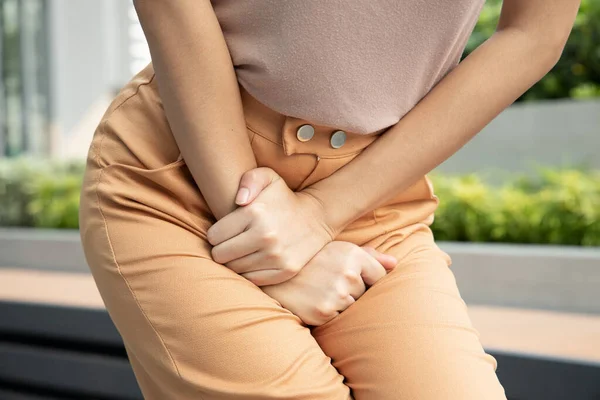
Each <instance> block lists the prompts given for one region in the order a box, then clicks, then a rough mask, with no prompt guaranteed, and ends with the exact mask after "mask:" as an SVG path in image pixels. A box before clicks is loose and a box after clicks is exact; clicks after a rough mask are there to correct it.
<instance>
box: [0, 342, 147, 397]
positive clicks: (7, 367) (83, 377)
mask: <svg viewBox="0 0 600 400" xmlns="http://www.w3.org/2000/svg"><path fill="white" fill-rule="evenodd" d="M0 359H1V360H2V362H1V363H0V381H5V382H14V383H15V384H21V385H28V386H33V387H37V388H49V389H51V390H53V391H56V392H60V391H64V392H66V393H77V394H81V398H89V397H95V396H96V397H101V398H110V399H115V400H117V399H119V400H120V399H124V400H125V399H141V398H142V397H141V393H140V391H139V388H138V386H137V382H136V380H135V377H134V375H133V372H132V370H131V367H130V365H129V362H128V361H127V359H124V358H117V357H104V356H98V355H90V354H78V353H74V352H67V351H60V350H52V349H44V348H38V347H30V346H26V345H18V344H15V343H1V342H0Z"/></svg>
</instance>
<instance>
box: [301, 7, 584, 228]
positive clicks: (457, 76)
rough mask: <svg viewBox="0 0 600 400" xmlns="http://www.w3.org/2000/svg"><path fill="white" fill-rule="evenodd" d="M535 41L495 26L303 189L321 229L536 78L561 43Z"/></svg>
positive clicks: (448, 148)
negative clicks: (404, 109) (316, 204)
mask: <svg viewBox="0 0 600 400" xmlns="http://www.w3.org/2000/svg"><path fill="white" fill-rule="evenodd" d="M571 5H572V2H571ZM575 12H576V10H575ZM573 18H574V15H573ZM566 36H568V33H567V35H566ZM566 36H565V38H564V39H565V40H566ZM536 37H537V36H536V35H532V34H531V33H529V32H527V31H526V30H523V29H520V28H516V27H515V28H505V29H500V30H499V31H498V32H497V33H496V34H495V35H494V36H493V37H491V38H490V39H489V40H488V41H487V42H485V43H484V44H483V45H481V46H480V47H479V48H478V49H476V50H475V51H474V52H473V53H472V54H471V55H469V57H467V58H466V59H465V60H464V61H463V62H462V63H460V64H459V65H458V66H457V67H456V68H455V69H454V70H453V71H452V72H451V73H450V74H448V75H447V76H446V77H445V78H444V79H442V80H441V81H440V82H439V84H438V85H436V87H435V88H434V89H433V90H431V91H430V93H429V94H428V95H427V96H426V97H424V98H423V99H422V100H421V102H419V104H417V105H416V106H415V107H414V108H413V109H412V110H411V111H410V112H409V113H408V114H407V115H406V116H404V118H403V119H402V120H401V121H400V122H399V123H398V124H397V125H395V126H393V127H392V128H390V129H389V130H388V131H387V132H386V133H384V134H383V136H382V137H380V138H379V139H378V140H376V141H375V142H374V143H373V144H372V145H371V146H369V147H368V148H367V149H366V150H365V151H364V152H363V153H361V155H359V156H358V157H357V158H356V159H354V160H353V161H352V162H350V163H349V164H348V165H346V166H345V167H343V168H342V169H340V170H339V171H337V172H336V173H334V174H332V175H331V176H330V177H328V178H326V179H324V180H322V181H319V182H317V183H315V184H314V185H312V186H310V187H308V188H307V189H306V190H307V191H308V192H309V193H311V194H313V195H314V196H315V197H316V198H317V199H319V200H320V201H321V204H322V206H323V209H324V218H325V220H326V223H327V225H329V226H330V228H331V229H332V230H333V231H335V232H339V231H341V230H342V229H343V228H344V227H345V226H346V225H347V224H349V223H350V222H352V221H354V220H355V219H357V218H358V217H359V216H361V215H363V214H365V213H367V212H369V211H371V210H373V209H375V208H377V207H378V206H380V205H382V204H384V203H386V202H388V201H390V200H391V199H393V198H394V197H395V196H396V195H397V194H398V193H399V192H401V191H402V190H404V189H406V188H408V187H409V186H410V185H412V184H413V183H415V182H416V181H417V180H418V179H419V178H421V177H422V176H423V175H424V174H426V173H428V172H429V171H431V170H432V169H433V168H435V167H436V166H437V165H438V164H440V163H441V162H443V161H444V160H446V159H447V158H448V157H450V156H451V155H452V154H454V153H455V152H456V151H458V150H459V149H460V148H461V147H462V146H463V145H464V144H465V143H466V142H467V141H468V140H470V139H471V138H472V137H473V136H474V135H475V134H476V133H477V132H479V131H480V130H481V129H482V128H483V127H484V126H485V125H486V124H488V123H489V122H490V121H491V120H492V119H493V118H494V117H495V116H496V115H497V114H499V113H500V112H501V111H502V110H503V109H505V108H506V107H507V106H508V105H510V104H511V103H512V102H513V101H514V100H515V99H517V98H518V97H519V96H520V95H521V94H523V93H524V92H525V91H526V90H527V89H528V88H529V87H530V86H532V85H533V84H534V83H535V82H537V81H538V80H539V79H541V78H542V77H543V76H544V75H545V74H546V73H547V72H548V71H549V70H550V69H551V68H552V66H553V65H554V64H555V63H556V61H557V59H558V57H559V56H560V52H561V50H562V45H561V43H560V40H554V39H553V40H547V41H546V39H543V40H538V39H536ZM563 44H564V43H563ZM341 194H343V195H341Z"/></svg>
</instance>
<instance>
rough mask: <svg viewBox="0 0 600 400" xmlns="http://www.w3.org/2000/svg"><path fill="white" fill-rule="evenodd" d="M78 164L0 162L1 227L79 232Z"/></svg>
mask: <svg viewBox="0 0 600 400" xmlns="http://www.w3.org/2000/svg"><path fill="white" fill-rule="evenodd" d="M83 167H84V166H83V165H82V163H80V162H58V161H47V160H35V159H30V158H17V159H0V226H33V227H39V228H78V210H79V192H80V190H81V181H82V176H83Z"/></svg>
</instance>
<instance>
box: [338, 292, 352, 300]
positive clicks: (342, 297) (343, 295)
mask: <svg viewBox="0 0 600 400" xmlns="http://www.w3.org/2000/svg"><path fill="white" fill-rule="evenodd" d="M337 296H338V298H339V299H340V300H347V299H348V296H350V292H349V291H348V290H338V292H337Z"/></svg>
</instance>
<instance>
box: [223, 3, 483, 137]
mask: <svg viewBox="0 0 600 400" xmlns="http://www.w3.org/2000/svg"><path fill="white" fill-rule="evenodd" d="M212 3H213V6H214V9H215V12H216V15H217V17H218V19H219V22H220V24H221V28H222V29H223V33H224V35H225V40H226V41H227V45H228V47H229V51H230V53H231V57H232V60H233V63H234V65H235V67H236V71H237V76H238V80H239V82H240V84H241V85H242V86H243V87H244V88H245V89H246V90H247V91H248V92H249V93H250V94H251V95H252V96H253V97H255V98H256V99H257V100H259V101H260V102H261V103H263V104H265V105H266V106H268V107H270V108H272V109H274V110H275V111H278V112H280V113H282V114H285V115H288V116H293V117H297V118H302V119H306V120H309V121H311V122H312V123H314V124H318V125H325V126H330V127H334V128H337V129H343V130H346V131H349V132H354V133H371V132H374V131H377V130H380V129H383V128H387V127H389V126H391V125H394V124H396V123H397V122H398V121H399V120H400V118H402V117H403V116H404V115H405V114H406V113H407V112H408V111H410V109H411V108H412V107H414V105H415V104H416V103H417V102H418V101H419V100H420V99H421V98H422V97H423V96H425V95H426V94H427V92H428V91H429V90H430V89H431V88H432V87H433V86H434V85H435V84H436V83H437V82H438V81H439V80H440V79H442V78H443V77H444V76H445V75H446V74H447V73H448V72H449V71H450V70H451V69H452V68H454V67H455V66H456V65H457V63H458V61H459V60H460V56H461V54H462V52H463V50H464V47H465V45H466V43H467V40H468V38H469V36H470V34H471V32H472V30H473V28H474V26H475V23H476V21H477V18H478V16H479V13H480V11H481V7H482V6H483V3H484V0H441V1H440V0H437V1H428V0H213V1H212Z"/></svg>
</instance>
